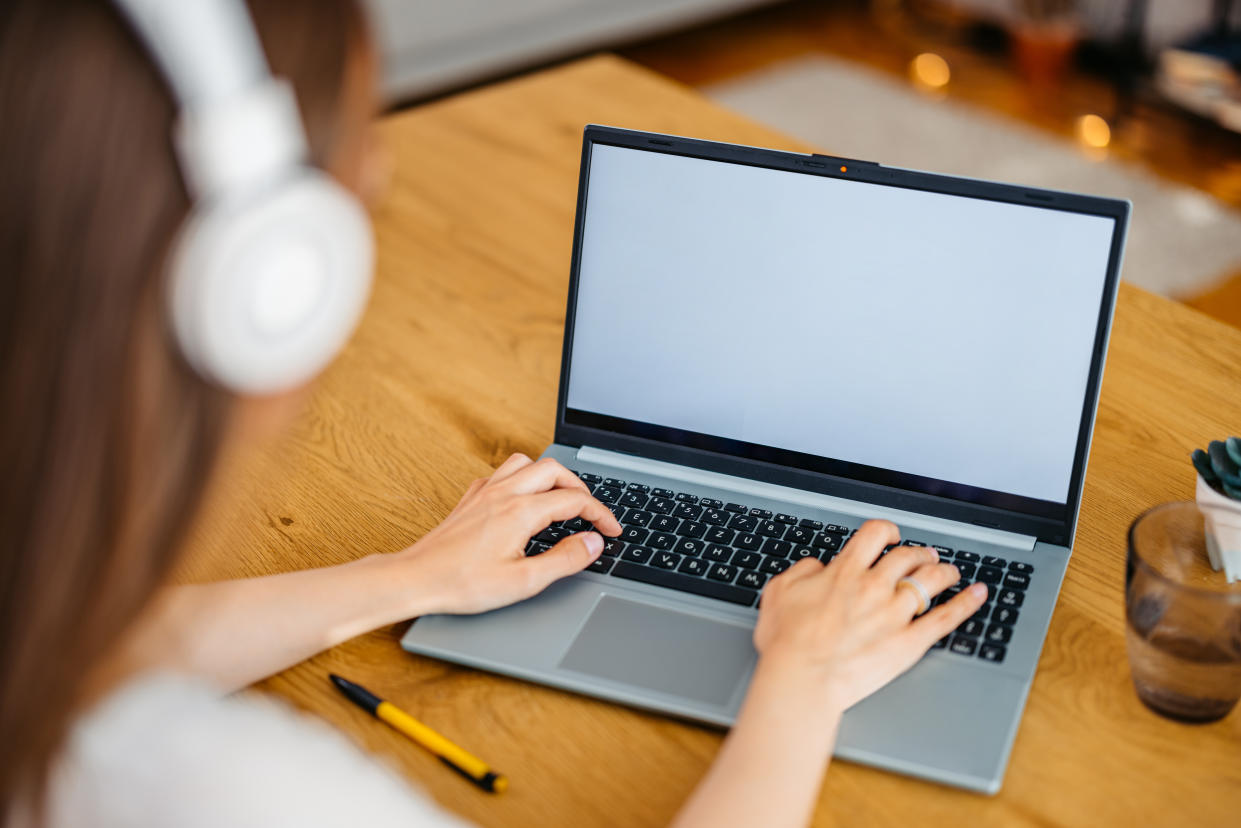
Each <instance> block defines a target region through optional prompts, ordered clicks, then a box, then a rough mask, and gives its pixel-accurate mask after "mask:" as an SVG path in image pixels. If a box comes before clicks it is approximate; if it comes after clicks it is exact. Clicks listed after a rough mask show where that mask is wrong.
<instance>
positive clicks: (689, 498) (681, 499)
mask: <svg viewBox="0 0 1241 828" xmlns="http://www.w3.org/2000/svg"><path fill="white" fill-rule="evenodd" d="M676 500H677V502H678V503H697V502H698V495H692V494H689V493H688V492H677V493H676Z"/></svg>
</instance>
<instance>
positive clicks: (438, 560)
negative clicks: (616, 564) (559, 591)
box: [392, 454, 621, 614]
mask: <svg viewBox="0 0 1241 828" xmlns="http://www.w3.org/2000/svg"><path fill="white" fill-rule="evenodd" d="M576 517H580V518H584V519H585V520H586V521H587V522H589V523H592V524H594V526H595V528H596V529H597V530H598V531H599V532H602V533H603V534H605V535H610V536H616V535H619V534H620V533H621V526H620V524H619V523H618V522H617V521H616V517H615V516H614V515H613V514H612V512H611V511H610V510H609V509H608V507H607V506H605V505H603V503H601V502H599V501H598V500H596V499H595V498H594V497H592V496H591V494H590V490H589V489H588V488H587V487H586V484H584V483H583V482H582V481H581V480H580V479H579V478H578V476H577V475H576V474H574V473H573V472H571V471H569V470H568V469H567V468H565V467H564V466H563V465H561V464H560V463H558V462H556V461H555V460H552V459H551V458H544V459H542V460H539V461H537V462H535V461H532V460H531V459H530V458H529V457H526V456H525V455H524V454H514V455H513V456H512V457H510V458H508V460H506V461H505V462H504V463H503V464H502V465H501V466H500V468H498V469H496V471H495V473H494V474H493V475H491V477H486V478H480V479H478V480H475V481H474V483H473V484H472V485H471V486H470V487H469V489H467V490H466V493H465V495H464V496H463V497H462V498H461V502H460V503H458V504H457V507H456V508H455V509H453V510H452V512H451V513H450V514H449V515H448V517H447V518H445V519H444V522H443V523H441V524H440V525H439V526H437V527H436V528H435V529H433V530H432V531H431V532H430V533H428V534H427V535H426V537H424V538H423V539H422V540H420V541H418V542H417V543H415V544H414V545H413V546H411V547H409V548H408V549H405V550H403V551H401V552H398V553H396V555H394V556H392V557H393V558H399V559H400V560H401V562H402V564H403V565H402V566H401V569H402V570H404V571H406V572H408V573H410V575H411V576H412V577H413V579H414V584H416V591H417V593H418V594H419V600H418V614H426V613H452V614H467V613H478V612H486V611H487V610H490V609H495V608H497V607H502V606H506V605H507V604H512V603H515V602H517V601H521V600H523V599H525V598H529V597H530V596H532V595H536V594H538V593H539V592H542V591H543V589H545V588H546V587H547V586H548V584H550V583H552V582H553V581H556V580H558V579H560V578H564V577H566V576H568V575H572V574H574V573H576V572H580V571H582V570H583V569H585V568H586V567H587V566H588V565H589V564H590V563H591V562H592V561H594V560H595V559H596V558H598V557H599V554H600V552H601V551H602V550H603V538H602V537H601V536H600V535H599V534H598V533H596V532H578V533H577V534H574V535H570V536H569V537H567V538H565V539H564V540H562V541H560V542H559V543H557V544H556V545H555V546H553V547H552V548H551V549H549V550H547V551H546V552H544V553H543V554H541V555H536V556H534V557H530V558H527V557H526V555H525V547H526V542H527V541H528V540H529V539H530V537H531V536H532V535H534V534H536V533H538V532H539V531H540V530H542V529H544V528H546V527H547V526H548V524H550V523H552V522H553V521H559V520H571V519H572V518H576ZM405 564H407V565H408V566H405Z"/></svg>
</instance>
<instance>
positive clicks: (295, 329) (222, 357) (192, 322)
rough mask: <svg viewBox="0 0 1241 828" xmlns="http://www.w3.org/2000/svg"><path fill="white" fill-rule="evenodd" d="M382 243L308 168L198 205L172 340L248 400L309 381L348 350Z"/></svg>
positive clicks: (181, 237)
mask: <svg viewBox="0 0 1241 828" xmlns="http://www.w3.org/2000/svg"><path fill="white" fill-rule="evenodd" d="M373 263H374V243H373V240H372V237H371V228H370V222H369V221H368V219H367V216H366V213H365V212H364V211H363V209H362V207H361V205H359V204H358V202H357V200H356V199H355V198H354V197H353V196H352V195H351V194H350V193H349V192H348V191H347V190H345V189H344V188H343V187H341V186H340V185H339V184H337V183H336V182H335V181H334V180H333V179H331V178H330V177H328V176H327V175H326V174H324V173H322V172H319V171H318V170H314V169H311V168H302V169H300V170H299V171H298V174H297V175H296V177H295V178H293V180H291V181H286V182H284V183H282V184H280V185H279V186H277V187H276V188H274V189H271V190H268V191H265V192H263V193H261V194H259V195H258V196H257V197H256V196H253V195H251V196H246V197H242V198H233V199H226V200H222V201H218V202H214V203H206V204H200V205H199V206H198V207H197V208H196V209H195V211H194V212H193V213H191V215H190V217H189V218H188V219H187V221H186V222H185V224H184V225H183V227H182V229H181V231H180V233H179V234H178V237H177V240H176V242H175V248H174V250H173V254H172V257H171V259H170V284H169V302H170V304H171V312H172V313H171V318H172V327H173V332H174V334H175V336H176V339H177V341H178V343H179V345H180V347H181V350H182V352H183V353H184V355H185V357H186V359H187V360H188V361H189V363H190V364H191V365H192V366H193V367H194V368H195V370H197V371H198V372H199V373H200V374H201V375H202V376H203V377H204V378H206V379H208V380H209V381H212V382H215V383H217V384H219V385H221V386H223V387H224V388H226V389H229V390H231V391H234V392H237V393H241V394H266V393H275V392H279V391H284V390H287V389H289V388H293V387H295V386H297V385H300V384H303V383H305V382H306V381H308V380H310V379H311V378H312V377H314V376H315V375H316V374H317V373H319V372H320V371H321V370H323V368H324V367H326V366H327V364H328V363H329V362H330V361H331V360H332V358H333V357H334V356H335V355H336V354H337V353H338V352H339V351H340V349H341V348H342V347H343V346H344V344H345V342H346V341H347V340H348V339H349V336H350V334H351V333H352V332H353V329H354V327H355V326H356V325H357V322H358V319H359V318H360V317H361V315H362V311H363V310H364V308H365V306H366V299H367V296H368V295H369V292H370V284H371V270H372V267H373Z"/></svg>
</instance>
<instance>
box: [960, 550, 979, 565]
mask: <svg viewBox="0 0 1241 828" xmlns="http://www.w3.org/2000/svg"><path fill="white" fill-rule="evenodd" d="M957 560H958V561H970V562H971V563H977V562H978V553H977V552H966V551H965V550H964V549H958V550H957Z"/></svg>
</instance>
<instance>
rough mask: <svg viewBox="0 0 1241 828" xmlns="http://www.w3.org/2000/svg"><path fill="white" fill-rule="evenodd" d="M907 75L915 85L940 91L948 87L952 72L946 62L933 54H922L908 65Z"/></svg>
mask: <svg viewBox="0 0 1241 828" xmlns="http://www.w3.org/2000/svg"><path fill="white" fill-rule="evenodd" d="M909 74H910V76H911V77H912V78H913V79H914V82H915V83H918V84H919V85H921V86H925V87H926V88H928V89H942V88H944V87H945V86H947V85H948V81H949V79H951V77H952V70H950V69H949V68H948V61H946V60H944V59H943V58H942V57H940V56H939V55H937V54H935V53H934V52H923V53H922V54H920V55H918V56H917V57H916V58H914V59H913V61H912V62H910V64H909Z"/></svg>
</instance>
